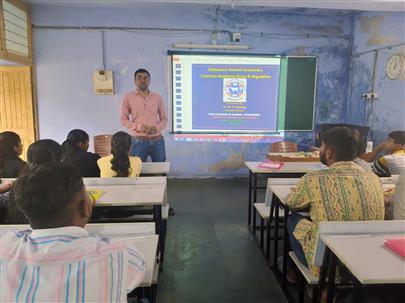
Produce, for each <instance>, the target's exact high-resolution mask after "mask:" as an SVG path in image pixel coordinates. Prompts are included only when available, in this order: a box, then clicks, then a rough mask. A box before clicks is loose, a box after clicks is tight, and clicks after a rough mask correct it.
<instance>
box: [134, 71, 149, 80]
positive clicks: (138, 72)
mask: <svg viewBox="0 0 405 303" xmlns="http://www.w3.org/2000/svg"><path fill="white" fill-rule="evenodd" d="M137 74H148V77H149V78H150V73H149V72H148V71H147V70H146V69H144V68H140V69H138V70H137V71H136V72H135V73H134V80H135V79H136V75H137Z"/></svg>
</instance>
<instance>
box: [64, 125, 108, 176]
mask: <svg viewBox="0 0 405 303" xmlns="http://www.w3.org/2000/svg"><path fill="white" fill-rule="evenodd" d="M62 148H63V156H62V162H67V163H70V164H72V165H74V166H75V167H76V168H77V169H78V170H79V171H80V172H81V174H82V176H83V177H100V169H99V168H98V165H97V160H98V159H100V156H99V155H97V154H93V153H90V152H88V151H87V150H88V148H89V135H88V134H87V133H86V132H85V131H84V130H81V129H73V130H71V131H70V132H69V133H68V136H67V138H66V141H65V142H63V143H62Z"/></svg>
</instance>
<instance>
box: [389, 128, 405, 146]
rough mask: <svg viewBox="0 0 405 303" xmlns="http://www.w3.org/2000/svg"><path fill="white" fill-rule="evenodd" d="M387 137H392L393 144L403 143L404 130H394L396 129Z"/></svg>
mask: <svg viewBox="0 0 405 303" xmlns="http://www.w3.org/2000/svg"><path fill="white" fill-rule="evenodd" d="M388 137H390V138H391V139H393V140H394V143H395V144H401V145H404V144H405V131H403V130H396V131H393V132H390V134H389V135H388Z"/></svg>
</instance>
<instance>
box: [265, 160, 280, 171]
mask: <svg viewBox="0 0 405 303" xmlns="http://www.w3.org/2000/svg"><path fill="white" fill-rule="evenodd" d="M283 165H284V163H283V162H273V161H263V162H262V163H260V165H259V167H260V168H262V169H269V170H275V171H277V170H279V169H280V168H282V167H283Z"/></svg>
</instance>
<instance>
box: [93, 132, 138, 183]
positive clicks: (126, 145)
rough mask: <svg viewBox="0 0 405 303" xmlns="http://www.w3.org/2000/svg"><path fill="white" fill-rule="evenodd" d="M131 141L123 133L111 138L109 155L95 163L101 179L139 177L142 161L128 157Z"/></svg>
mask: <svg viewBox="0 0 405 303" xmlns="http://www.w3.org/2000/svg"><path fill="white" fill-rule="evenodd" d="M131 141H132V139H131V136H130V135H128V134H127V133H125V132H118V133H115V134H114V135H113V136H112V139H111V155H109V156H106V157H102V158H101V159H99V160H98V161H97V164H98V167H99V168H100V176H101V177H102V178H111V177H137V176H139V174H140V172H141V167H142V161H141V158H139V157H132V156H129V153H130V149H131Z"/></svg>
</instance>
